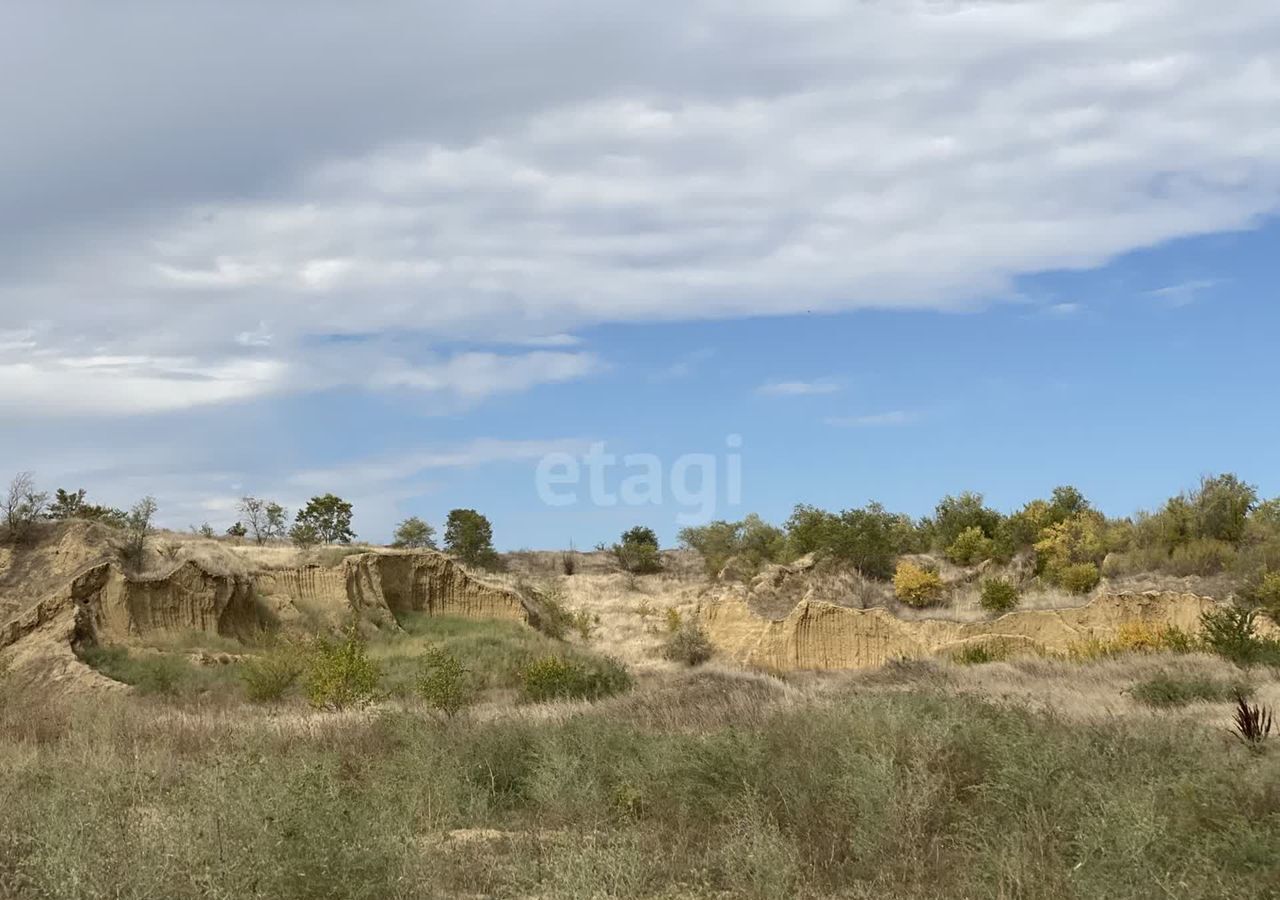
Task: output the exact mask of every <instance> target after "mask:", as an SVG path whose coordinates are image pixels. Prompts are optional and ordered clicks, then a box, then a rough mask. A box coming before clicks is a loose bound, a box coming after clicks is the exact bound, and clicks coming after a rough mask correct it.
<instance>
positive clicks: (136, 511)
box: [120, 497, 159, 565]
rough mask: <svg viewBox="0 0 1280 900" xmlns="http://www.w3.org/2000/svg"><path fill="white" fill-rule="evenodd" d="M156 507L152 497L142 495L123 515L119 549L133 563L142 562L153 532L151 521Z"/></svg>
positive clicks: (139, 563)
mask: <svg viewBox="0 0 1280 900" xmlns="http://www.w3.org/2000/svg"><path fill="white" fill-rule="evenodd" d="M158 508H159V507H158V506H157V505H156V501H155V498H154V497H143V498H142V499H141V500H139V501H138V502H137V503H135V504H134V505H133V508H132V509H130V510H129V512H128V513H127V515H126V516H125V523H124V544H123V546H122V547H121V548H120V549H121V553H122V554H123V556H124V558H125V559H126V560H127V561H128V562H130V563H133V564H134V565H141V564H142V560H143V555H144V554H145V553H146V549H147V541H148V540H149V539H150V537H151V535H152V534H153V533H154V532H155V528H154V527H153V526H152V524H151V523H152V519H154V518H155V515H156V510H157V509H158Z"/></svg>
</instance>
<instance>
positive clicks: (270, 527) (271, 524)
mask: <svg viewBox="0 0 1280 900" xmlns="http://www.w3.org/2000/svg"><path fill="white" fill-rule="evenodd" d="M238 509H239V510H240V514H241V515H242V516H243V517H244V518H243V520H242V521H243V522H244V523H245V524H246V525H247V527H248V533H249V534H251V535H253V540H254V541H255V542H256V543H258V544H263V543H266V542H267V541H270V540H279V539H281V538H283V537H285V536H286V535H287V534H288V531H289V511H288V510H286V509H285V508H284V507H283V506H281V505H280V504H279V503H275V502H273V501H271V500H261V499H259V498H257V497H244V498H243V499H241V501H240V503H239V505H238Z"/></svg>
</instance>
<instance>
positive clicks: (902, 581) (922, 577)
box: [893, 560, 942, 609]
mask: <svg viewBox="0 0 1280 900" xmlns="http://www.w3.org/2000/svg"><path fill="white" fill-rule="evenodd" d="M893 594H894V596H895V597H897V598H898V599H899V600H901V601H902V602H903V603H905V604H907V605H908V606H914V607H916V608H917V609H921V608H924V607H926V606H934V605H936V604H937V603H938V601H940V600H941V599H942V578H941V576H939V575H938V573H937V572H934V571H932V570H930V569H926V568H924V567H923V566H918V565H916V564H915V563H913V562H907V561H905V560H904V561H903V562H900V563H898V570H897V572H895V573H894V576H893Z"/></svg>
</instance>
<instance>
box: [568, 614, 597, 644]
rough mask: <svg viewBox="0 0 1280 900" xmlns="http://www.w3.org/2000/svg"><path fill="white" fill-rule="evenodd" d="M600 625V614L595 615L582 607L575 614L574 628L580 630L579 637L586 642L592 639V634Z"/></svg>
mask: <svg viewBox="0 0 1280 900" xmlns="http://www.w3.org/2000/svg"><path fill="white" fill-rule="evenodd" d="M599 625H600V616H598V615H594V616H593V615H592V614H591V613H589V612H587V611H586V610H585V609H580V610H578V611H577V612H575V613H574V614H573V630H574V631H576V632H578V637H579V638H581V639H582V642H583V643H584V644H585V643H586V642H587V641H589V640H591V636H592V635H593V634H594V633H595V630H596V628H597V627H598V626H599Z"/></svg>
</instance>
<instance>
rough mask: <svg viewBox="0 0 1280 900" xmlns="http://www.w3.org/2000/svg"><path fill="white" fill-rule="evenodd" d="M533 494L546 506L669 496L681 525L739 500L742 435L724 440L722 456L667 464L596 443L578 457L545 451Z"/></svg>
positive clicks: (652, 502)
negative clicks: (613, 449)
mask: <svg viewBox="0 0 1280 900" xmlns="http://www.w3.org/2000/svg"><path fill="white" fill-rule="evenodd" d="M536 481H537V488H538V497H539V498H540V499H541V500H542V502H543V503H545V504H546V505H547V506H574V505H577V504H579V503H583V502H584V496H585V502H587V503H590V504H592V505H593V506H605V507H609V506H619V505H621V506H662V505H663V504H664V503H666V500H667V497H668V496H669V497H670V498H671V499H672V500H673V501H674V502H675V503H676V504H678V505H679V506H681V507H683V510H682V511H681V512H679V513H677V514H676V521H677V522H678V523H679V524H681V525H696V524H699V523H701V522H706V521H708V520H710V519H713V518H716V513H717V510H718V508H719V503H720V502H721V501H722V500H723V502H724V503H725V505H727V506H738V505H740V504H741V503H742V436H741V435H737V434H731V435H729V436H728V437H726V438H725V453H724V456H723V459H721V457H718V456H716V455H715V454H713V453H685V454H682V455H681V456H677V457H676V458H675V459H673V460H671V462H670V465H667V464H666V463H665V462H664V460H663V459H662V458H661V457H659V456H658V455H657V454H654V453H628V454H626V455H625V456H622V457H621V458H619V457H618V455H617V454H615V453H609V452H608V451H607V448H606V445H605V444H604V443H603V442H601V443H597V444H592V445H591V448H590V450H588V452H587V453H586V454H584V455H582V456H580V457H579V456H574V455H573V454H571V453H549V454H547V455H546V456H544V457H543V458H542V459H541V460H539V461H538V470H537V475H536Z"/></svg>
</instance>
